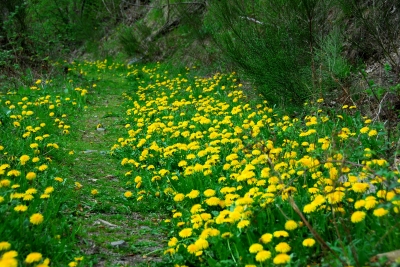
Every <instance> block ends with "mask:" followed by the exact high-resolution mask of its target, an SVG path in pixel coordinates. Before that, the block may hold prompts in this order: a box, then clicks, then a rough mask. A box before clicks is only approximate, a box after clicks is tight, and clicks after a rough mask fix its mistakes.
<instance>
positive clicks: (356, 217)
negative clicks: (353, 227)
mask: <svg viewBox="0 0 400 267" xmlns="http://www.w3.org/2000/svg"><path fill="white" fill-rule="evenodd" d="M365 215H366V214H365V212H363V211H355V212H354V213H353V214H352V215H351V222H352V223H358V222H361V221H363V220H364V218H365Z"/></svg>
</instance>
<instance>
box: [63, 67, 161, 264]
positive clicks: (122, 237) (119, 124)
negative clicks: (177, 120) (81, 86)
mask: <svg viewBox="0 0 400 267" xmlns="http://www.w3.org/2000/svg"><path fill="white" fill-rule="evenodd" d="M89 75H90V74H89ZM96 83H97V86H96V87H95V88H93V89H90V90H89V94H88V98H87V99H88V100H87V108H86V109H85V111H84V112H82V113H81V114H79V115H78V116H77V117H76V118H75V125H73V128H74V129H75V131H76V134H75V138H73V139H72V141H71V144H70V147H71V148H72V149H73V150H74V152H75V156H76V157H75V164H74V166H73V168H71V175H72V177H73V179H74V180H75V181H77V182H78V183H80V184H81V185H82V187H81V188H79V185H78V186H77V188H76V189H77V201H78V202H79V203H78V204H77V212H76V213H77V216H78V218H79V223H78V225H80V228H81V229H80V231H79V232H78V233H79V234H78V235H79V237H78V238H79V243H80V249H81V250H82V251H83V252H84V254H85V257H87V260H86V262H90V263H91V266H99V267H102V266H107V267H113V266H159V265H160V264H162V263H161V255H162V247H164V244H162V243H161V241H160V240H165V239H166V238H165V236H164V234H163V231H162V229H161V228H160V227H159V225H160V221H161V219H160V218H161V217H162V216H160V214H159V213H158V212H155V211H151V210H146V207H140V204H138V203H136V201H135V199H127V198H125V197H124V192H125V191H126V190H124V185H125V184H126V183H127V181H129V180H132V176H130V177H126V176H125V173H124V171H123V170H121V169H120V166H121V164H120V161H119V160H118V159H116V158H113V157H112V156H111V155H110V153H109V151H110V148H111V147H112V146H113V144H115V143H116V142H117V140H118V138H119V137H122V136H123V135H124V133H125V128H124V126H125V110H124V108H123V102H124V101H125V100H124V98H123V93H124V92H126V91H127V90H134V88H132V87H131V86H130V85H129V84H128V83H127V82H126V81H125V80H124V79H123V78H122V77H118V76H114V75H110V74H108V75H107V74H105V76H101V80H100V81H97V82H96ZM93 190H95V191H93ZM96 191H97V194H96ZM88 260H89V261H88ZM161 266H162V265H161Z"/></svg>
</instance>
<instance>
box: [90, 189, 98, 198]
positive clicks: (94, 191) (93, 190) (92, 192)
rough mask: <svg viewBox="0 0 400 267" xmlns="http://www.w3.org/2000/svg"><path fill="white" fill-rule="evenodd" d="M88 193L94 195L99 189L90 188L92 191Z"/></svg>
mask: <svg viewBox="0 0 400 267" xmlns="http://www.w3.org/2000/svg"><path fill="white" fill-rule="evenodd" d="M90 193H91V194H92V195H93V196H95V195H97V194H98V193H99V191H98V190H97V189H92V191H90Z"/></svg>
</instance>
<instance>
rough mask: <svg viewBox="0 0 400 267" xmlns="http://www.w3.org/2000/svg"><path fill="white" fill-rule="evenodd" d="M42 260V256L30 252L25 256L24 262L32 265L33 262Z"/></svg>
mask: <svg viewBox="0 0 400 267" xmlns="http://www.w3.org/2000/svg"><path fill="white" fill-rule="evenodd" d="M41 259H42V254H40V253H38V252H31V253H29V254H28V256H26V259H25V262H26V263H33V262H38V261H40V260H41Z"/></svg>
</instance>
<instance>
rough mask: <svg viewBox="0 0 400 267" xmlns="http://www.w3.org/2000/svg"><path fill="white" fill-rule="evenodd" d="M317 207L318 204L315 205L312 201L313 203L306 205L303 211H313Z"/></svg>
mask: <svg viewBox="0 0 400 267" xmlns="http://www.w3.org/2000/svg"><path fill="white" fill-rule="evenodd" d="M316 209H317V206H316V205H314V204H313V203H311V204H307V205H305V206H304V208H303V212H304V213H312V212H314V211H315V210H316Z"/></svg>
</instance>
